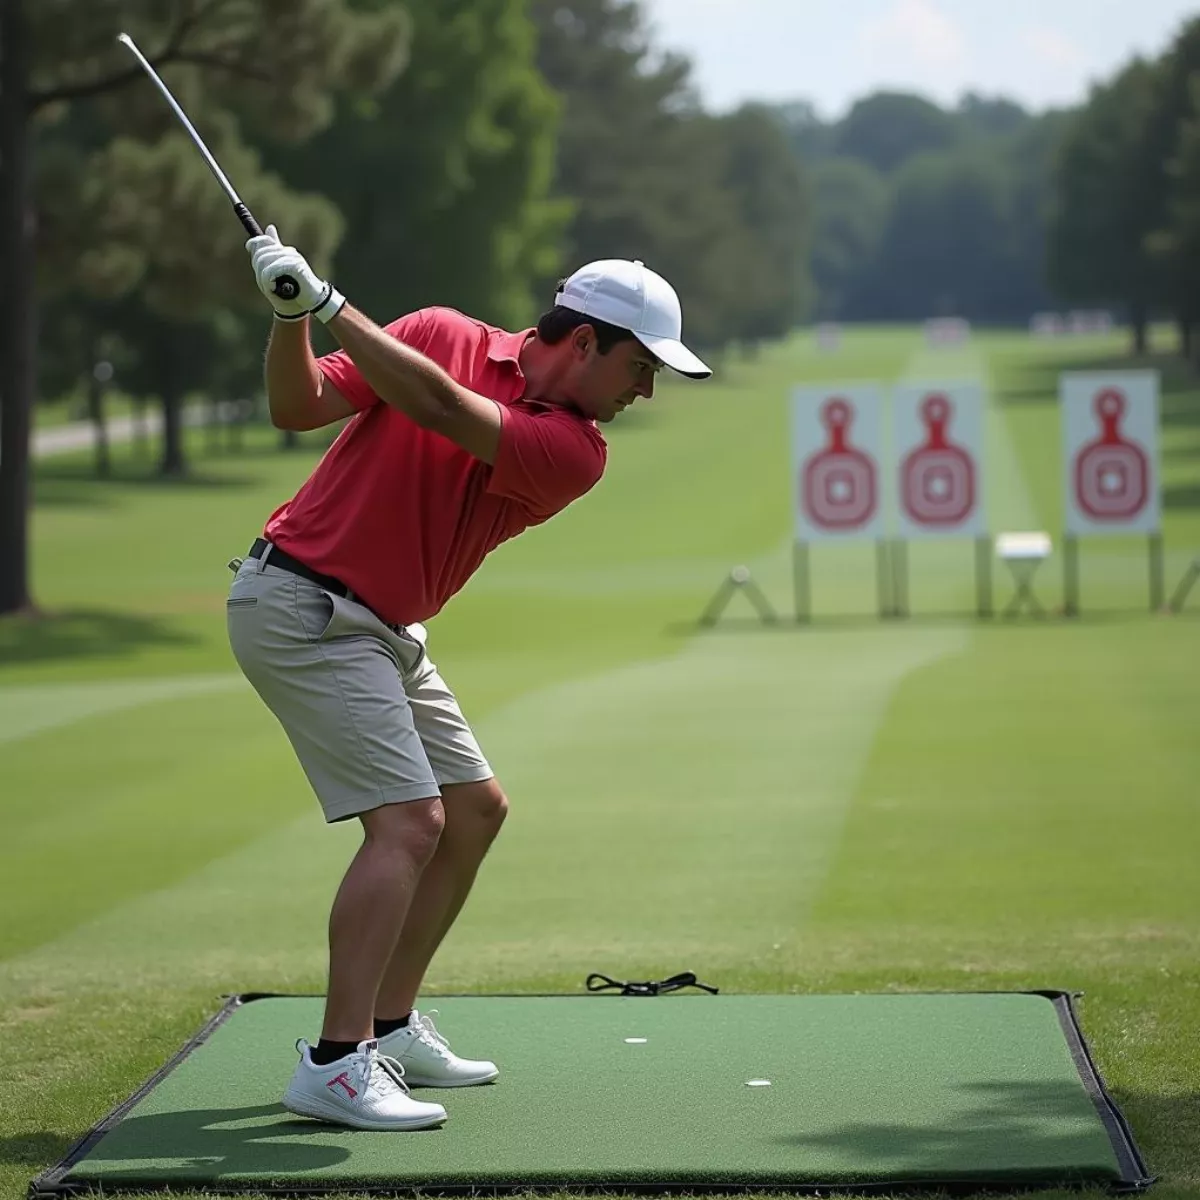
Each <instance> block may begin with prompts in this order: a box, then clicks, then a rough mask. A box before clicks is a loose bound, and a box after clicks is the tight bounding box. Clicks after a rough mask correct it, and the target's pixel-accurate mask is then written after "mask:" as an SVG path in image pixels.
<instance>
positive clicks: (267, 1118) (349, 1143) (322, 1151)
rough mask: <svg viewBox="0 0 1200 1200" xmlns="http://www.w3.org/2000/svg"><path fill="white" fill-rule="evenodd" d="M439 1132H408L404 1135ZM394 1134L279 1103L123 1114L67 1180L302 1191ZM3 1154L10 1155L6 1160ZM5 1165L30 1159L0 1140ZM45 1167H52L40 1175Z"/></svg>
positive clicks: (50, 1138)
mask: <svg viewBox="0 0 1200 1200" xmlns="http://www.w3.org/2000/svg"><path fill="white" fill-rule="evenodd" d="M438 1132H439V1131H438V1130H437V1129H430V1130H417V1131H410V1132H408V1133H406V1134H405V1137H406V1138H407V1137H411V1136H414V1134H418V1135H419V1134H423V1133H428V1134H436V1133H438ZM395 1136H396V1135H395V1134H386V1133H385V1134H371V1133H369V1132H363V1131H359V1130H352V1129H341V1128H337V1127H334V1126H330V1125H325V1124H321V1123H318V1122H315V1121H309V1120H306V1119H304V1118H302V1117H297V1116H293V1115H292V1114H291V1113H289V1112H288V1111H287V1110H286V1109H284V1108H283V1106H282V1105H280V1104H253V1105H244V1106H241V1107H237V1106H230V1107H229V1108H214V1109H189V1110H184V1111H179V1112H165V1113H150V1114H146V1115H144V1116H127V1117H125V1118H124V1119H123V1120H121V1121H120V1122H119V1123H117V1124H116V1125H115V1126H113V1128H112V1129H110V1130H109V1131H108V1132H107V1133H106V1134H104V1135H103V1136H102V1137H100V1138H99V1139H98V1140H96V1141H95V1142H93V1143H92V1144H91V1145H90V1146H86V1145H85V1147H84V1151H83V1154H82V1155H81V1156H80V1162H79V1163H78V1164H77V1165H76V1166H75V1167H72V1168H71V1169H70V1170H69V1171H68V1172H67V1174H66V1182H67V1183H69V1184H72V1183H88V1184H91V1185H92V1186H94V1187H97V1188H106V1189H122V1190H124V1189H128V1188H137V1187H138V1186H139V1185H141V1186H146V1185H151V1186H161V1185H166V1186H169V1187H170V1188H172V1190H174V1189H186V1188H188V1187H189V1186H203V1187H206V1188H212V1187H214V1186H219V1187H220V1188H221V1190H222V1191H229V1190H231V1188H232V1187H235V1186H237V1185H241V1186H240V1187H238V1190H243V1189H244V1190H247V1191H255V1190H256V1189H258V1188H261V1187H262V1186H263V1185H264V1184H269V1183H270V1182H275V1181H278V1182H287V1183H288V1184H289V1185H292V1186H294V1185H295V1184H296V1183H301V1184H302V1185H303V1181H304V1179H305V1177H306V1176H311V1175H313V1174H315V1173H318V1172H321V1173H323V1172H326V1171H328V1170H329V1168H331V1167H336V1166H337V1165H338V1164H340V1163H344V1162H346V1161H347V1160H348V1159H349V1158H350V1157H351V1155H352V1154H353V1147H354V1142H355V1141H356V1140H361V1139H371V1138H373V1137H385V1138H386V1137H393V1138H394V1137H395ZM33 1137H34V1139H45V1144H46V1145H47V1146H48V1147H49V1146H50V1145H51V1144H52V1143H53V1142H54V1141H55V1140H61V1139H55V1137H54V1135H50V1134H35V1135H33ZM24 1140H25V1141H28V1140H29V1139H24ZM9 1141H11V1142H15V1143H18V1146H17V1149H16V1153H19V1154H21V1155H22V1156H24V1155H25V1154H26V1153H27V1151H26V1149H25V1148H24V1147H22V1146H21V1145H20V1143H21V1141H22V1139H9ZM331 1143H334V1144H331ZM65 1153H66V1151H65V1150H63V1151H62V1152H61V1153H59V1154H58V1156H57V1158H56V1159H54V1160H53V1161H54V1162H61V1161H62V1159H63V1157H64V1156H65ZM6 1154H9V1155H13V1156H12V1157H9V1158H7V1159H6V1158H5V1155H6ZM4 1161H8V1162H12V1163H16V1164H26V1163H28V1161H29V1160H28V1158H26V1157H20V1158H17V1157H15V1154H14V1152H13V1150H12V1149H11V1148H9V1147H8V1143H6V1142H3V1141H0V1162H4ZM42 1161H43V1162H45V1158H43V1160H42ZM110 1164H111V1165H110ZM118 1164H119V1165H118ZM51 1165H53V1162H52V1163H48V1164H47V1165H46V1167H44V1168H43V1169H49V1167H50V1166H51ZM311 1182H312V1183H313V1184H314V1185H318V1186H321V1187H326V1186H329V1184H330V1183H331V1182H332V1181H331V1180H329V1179H328V1177H325V1178H321V1179H319V1180H312V1181H311Z"/></svg>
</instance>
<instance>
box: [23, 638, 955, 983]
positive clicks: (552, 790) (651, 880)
mask: <svg viewBox="0 0 1200 1200" xmlns="http://www.w3.org/2000/svg"><path fill="white" fill-rule="evenodd" d="M963 642H964V638H963V635H962V634H961V633H959V632H957V631H953V630H937V631H926V632H924V633H920V634H917V635H915V636H913V635H907V634H905V635H900V634H897V633H894V632H887V631H879V632H877V633H875V634H873V635H871V636H868V637H865V638H863V639H862V641H861V644H860V645H859V646H858V648H857V650H856V651H854V652H852V653H847V647H846V645H845V644H844V643H843V642H842V641H841V640H840V639H839V638H837V637H836V636H835V635H827V636H823V637H816V638H812V639H802V640H798V639H789V640H788V641H787V642H786V643H783V642H781V641H780V640H779V639H778V638H776V637H774V636H772V635H762V636H754V635H742V636H739V637H732V638H722V639H712V640H698V641H696V642H695V643H694V644H692V645H691V646H689V647H688V648H687V649H686V650H685V651H684V652H683V653H681V654H679V655H677V656H675V657H672V658H668V659H665V660H662V661H656V662H646V663H642V664H637V665H634V666H626V667H621V668H618V669H616V670H614V671H611V672H607V673H602V674H600V675H597V676H593V677H589V678H584V679H580V680H577V681H574V682H572V683H569V684H563V685H559V686H556V687H552V688H547V689H543V690H541V691H538V692H536V693H534V694H532V695H530V696H526V697H523V698H521V699H519V700H517V701H515V702H514V703H512V704H511V705H509V706H508V707H507V708H505V709H502V710H501V711H500V712H498V713H496V714H494V715H493V716H492V717H491V718H489V719H487V720H485V721H483V722H482V723H481V725H480V728H479V732H480V736H481V739H482V741H483V744H484V746H485V749H486V751H487V752H488V753H489V755H490V756H491V757H492V759H493V762H494V764H495V765H496V767H497V770H498V773H499V775H500V778H501V779H502V781H503V782H504V784H505V786H506V788H507V790H508V791H509V793H510V796H511V798H512V804H513V807H512V815H511V817H510V821H509V825H508V827H507V828H506V830H505V832H504V835H503V836H502V837H501V839H500V841H499V842H498V843H497V845H496V847H495V848H494V849H493V852H492V855H491V857H490V859H489V860H488V862H487V864H486V865H485V868H484V871H483V873H482V876H481V879H480V882H479V884H478V887H477V890H476V893H475V896H474V897H473V898H472V901H471V903H470V905H469V906H468V909H467V910H466V913H465V914H464V916H463V918H462V920H461V923H460V925H459V926H458V927H457V928H456V930H455V931H454V933H453V935H452V938H451V941H450V942H449V943H448V944H447V947H446V949H445V953H444V954H443V955H442V957H441V958H440V959H439V961H438V964H437V966H436V969H435V976H436V978H437V979H438V980H441V981H442V982H443V983H450V984H453V985H455V986H461V987H471V988H475V987H479V986H480V984H481V983H482V982H484V981H486V980H490V981H495V980H508V981H510V982H513V981H516V980H519V979H522V978H526V977H528V976H530V975H532V974H536V973H537V972H539V971H544V970H547V969H551V970H561V971H564V972H568V973H574V974H577V975H580V973H582V974H586V973H587V971H589V970H592V969H595V968H599V969H605V968H606V967H607V968H611V969H613V970H625V969H629V970H635V971H636V970H638V969H656V968H661V967H665V965H669V964H670V963H673V962H676V961H679V956H682V959H683V960H685V961H688V962H694V963H695V964H696V965H697V966H699V965H703V966H704V967H705V968H706V969H715V968H719V967H720V966H722V965H723V964H731V965H733V964H740V963H741V962H742V961H743V960H744V959H745V957H746V956H747V955H748V954H749V955H758V954H769V953H770V952H771V947H772V945H774V944H775V943H778V942H780V941H781V940H784V939H788V938H790V937H792V936H793V935H794V934H795V932H796V931H797V929H798V928H801V927H802V926H803V925H804V922H805V920H806V913H807V910H808V906H809V904H810V903H811V902H812V900H813V898H814V896H815V894H816V892H817V890H818V888H819V887H820V886H821V884H822V882H823V880H824V878H825V874H826V871H827V869H828V863H829V861H830V858H831V856H832V855H833V853H834V851H835V849H836V846H837V841H838V837H839V832H840V828H841V822H842V816H843V813H844V811H845V808H846V806H847V804H848V802H849V800H850V797H851V795H852V794H853V791H854V788H855V785H856V782H857V779H858V775H859V772H860V771H861V769H862V767H863V764H864V763H865V761H866V759H867V757H868V755H869V752H870V746H871V741H872V738H873V736H874V733H875V729H876V724H877V722H878V721H879V719H880V717H881V715H882V713H883V711H884V709H885V708H886V705H887V702H888V698H889V696H890V695H891V693H892V691H893V689H894V688H895V686H896V685H897V683H898V682H899V681H900V680H902V679H903V678H904V676H905V675H906V674H907V672H909V671H910V670H912V669H913V668H915V667H918V666H920V665H921V664H923V663H927V662H930V661H933V660H936V659H938V658H940V657H942V656H944V655H946V654H953V653H956V652H958V651H959V650H960V649H961V647H962V645H963ZM210 703H213V702H211V701H210ZM280 737H282V735H280ZM259 750H261V751H269V750H270V747H267V746H262V745H260V746H259ZM260 757H261V756H260ZM245 766H246V771H247V774H248V775H249V777H250V779H251V780H253V782H254V784H255V785H256V786H255V788H254V792H253V794H254V795H255V796H256V797H257V798H258V799H259V800H263V799H264V793H266V792H270V793H271V794H270V796H269V797H267V799H268V800H269V807H270V808H272V809H273V810H274V811H275V812H277V813H278V814H279V816H280V818H282V817H283V815H284V813H285V812H288V813H292V814H294V813H296V812H300V813H302V814H303V815H302V816H301V817H299V818H295V819H292V820H290V821H289V822H288V823H287V824H286V825H285V826H284V827H283V828H281V829H279V830H278V831H277V832H273V833H270V834H267V835H265V836H262V837H260V838H258V839H257V840H256V841H255V842H253V843H252V844H250V845H247V846H245V847H243V848H241V849H239V850H237V851H235V852H234V853H232V854H229V855H226V856H225V857H223V858H221V859H220V860H218V861H215V862H213V863H211V864H209V865H207V866H205V867H204V868H203V869H201V870H199V871H197V872H196V873H194V874H192V875H190V876H187V877H185V878H183V879H181V880H179V881H177V882H173V883H168V884H165V885H164V886H163V887H162V888H161V889H159V890H156V891H154V892H153V893H151V894H147V895H142V896H139V897H137V898H131V899H130V900H129V901H128V902H126V903H124V904H122V905H120V906H119V907H117V908H115V909H113V910H112V911H111V912H109V913H108V914H106V915H105V916H103V917H101V918H99V919H97V920H94V921H90V922H87V923H86V924H83V925H81V926H80V927H79V928H78V929H76V930H74V931H73V932H71V933H69V934H67V935H65V936H62V937H59V938H58V939H56V940H54V941H53V942H51V943H49V944H47V945H44V946H42V947H40V948H38V949H36V950H32V951H31V952H30V953H28V954H26V955H24V956H22V957H21V958H19V959H16V960H14V961H11V962H9V963H7V964H4V965H3V967H0V989H2V991H3V993H4V994H6V995H7V998H8V1000H9V1002H10V1003H15V1002H16V1000H17V999H18V998H19V997H20V996H22V995H26V996H27V995H29V994H33V993H36V992H37V991H38V990H39V989H50V990H51V991H53V990H56V989H58V988H67V987H73V988H79V987H83V986H90V987H95V988H97V989H100V990H120V989H122V988H123V987H125V986H130V987H134V988H142V987H145V986H148V985H152V984H157V985H159V986H172V987H187V986H195V985H204V984H208V985H209V986H211V987H212V988H213V990H214V994H218V993H219V992H220V991H225V990H230V989H233V990H238V989H265V990H274V989H286V988H290V987H307V988H309V989H314V988H315V989H320V988H321V987H322V986H323V981H322V972H323V968H324V959H325V945H324V942H325V938H324V924H325V919H326V914H327V910H328V906H329V903H330V900H331V898H332V895H333V891H334V889H335V888H336V884H337V880H338V878H339V877H340V874H341V872H342V870H343V869H344V867H345V864H346V863H347V862H348V860H349V857H350V855H351V853H352V852H353V848H354V845H355V844H356V840H357V836H356V833H355V831H354V830H353V829H352V828H351V827H350V826H342V827H338V828H333V829H329V828H326V827H325V826H324V825H323V824H322V822H321V818H320V816H319V813H318V811H317V808H316V804H315V801H314V800H312V798H311V796H310V795H309V794H308V792H307V789H306V788H305V787H302V786H298V785H297V784H296V781H295V780H294V779H287V778H284V779H282V780H280V779H279V777H278V776H276V777H275V779H276V782H275V783H274V784H273V785H272V783H271V782H270V780H269V778H268V774H269V773H268V772H266V771H260V772H259V773H258V774H253V771H254V768H253V767H251V766H250V765H249V764H248V763H246V764H245ZM580 977H582V976H581V975H580Z"/></svg>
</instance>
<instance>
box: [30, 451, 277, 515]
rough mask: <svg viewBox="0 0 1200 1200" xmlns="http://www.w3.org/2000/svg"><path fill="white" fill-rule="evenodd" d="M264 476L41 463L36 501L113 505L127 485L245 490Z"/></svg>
mask: <svg viewBox="0 0 1200 1200" xmlns="http://www.w3.org/2000/svg"><path fill="white" fill-rule="evenodd" d="M262 481H263V477H262V476H260V475H256V474H251V473H250V472H248V471H244V470H241V471H230V470H219V471H214V470H213V469H212V468H211V467H210V468H208V469H206V468H205V467H204V466H196V465H193V466H192V467H191V468H190V469H189V470H188V472H187V474H185V475H179V476H174V475H162V474H160V473H159V472H158V471H157V470H156V469H155V468H154V467H150V466H146V467H140V466H137V465H129V464H124V463H122V464H120V465H117V466H114V469H113V472H112V474H111V475H108V476H106V477H104V478H101V477H100V476H98V475H97V474H96V471H95V467H94V465H93V464H92V463H90V462H81V461H79V460H74V461H62V462H59V461H55V460H53V459H51V460H49V461H46V462H40V463H38V464H37V466H36V468H35V470H34V472H33V503H34V505H35V506H41V507H58V506H79V507H88V508H105V507H112V506H113V505H114V504H116V503H118V502H119V499H120V492H121V491H122V490H124V489H126V488H133V489H140V490H143V491H146V492H154V491H159V492H164V493H167V492H172V493H178V492H208V491H214V490H217V489H223V488H229V489H231V490H241V491H245V490H247V489H250V488H255V487H258V486H260V485H261V484H262Z"/></svg>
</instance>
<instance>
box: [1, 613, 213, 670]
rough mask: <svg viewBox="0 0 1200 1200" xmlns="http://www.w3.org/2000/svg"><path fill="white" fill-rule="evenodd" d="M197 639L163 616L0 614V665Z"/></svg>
mask: <svg viewBox="0 0 1200 1200" xmlns="http://www.w3.org/2000/svg"><path fill="white" fill-rule="evenodd" d="M200 640H201V639H200V638H199V637H197V636H196V635H194V634H189V633H183V632H181V631H180V630H178V629H175V628H173V627H172V626H171V625H170V623H169V622H168V621H167V620H164V619H163V618H161V617H152V616H145V615H140V614H139V615H137V616H134V615H132V614H130V613H120V612H110V611H105V610H102V609H95V610H92V609H72V610H69V611H66V612H50V613H43V614H41V615H38V616H13V617H3V618H0V664H13V663H31V662H46V661H50V660H53V659H60V658H74V659H79V658H91V657H102V658H111V657H113V656H114V655H122V654H131V653H133V652H135V651H138V650H141V649H144V648H145V647H148V646H171V647H176V648H178V647H181V646H191V645H195V644H197V643H198V642H199V641H200Z"/></svg>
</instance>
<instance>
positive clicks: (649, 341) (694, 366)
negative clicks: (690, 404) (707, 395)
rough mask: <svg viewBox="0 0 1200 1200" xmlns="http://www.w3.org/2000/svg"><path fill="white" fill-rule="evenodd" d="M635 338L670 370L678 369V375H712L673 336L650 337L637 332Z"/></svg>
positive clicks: (692, 376) (700, 377)
mask: <svg viewBox="0 0 1200 1200" xmlns="http://www.w3.org/2000/svg"><path fill="white" fill-rule="evenodd" d="M637 339H638V341H639V342H641V343H642V345H643V346H645V347H646V349H647V350H649V351H650V353H651V354H656V355H657V356H658V357H659V358H661V359H662V360H663V362H665V363H666V364H667V366H668V367H670V368H671V370H672V371H678V372H679V374H680V375H686V376H687V377H688V378H689V379H707V378H708V377H709V376H710V375H712V371H711V370H710V369H709V368H708V367H707V366H706V365H705V364H704V363H703V362H701V361H700V359H698V358H697V357H696V356H695V355H694V354H693V353H692V352H691V351H690V350H689V349H688V348H687V347H686V346H685V345H684V344H683V343H682V342H677V341H676V340H675V339H674V338H659V337H651V336H650V335H649V334H645V333H639V334H638V335H637Z"/></svg>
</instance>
